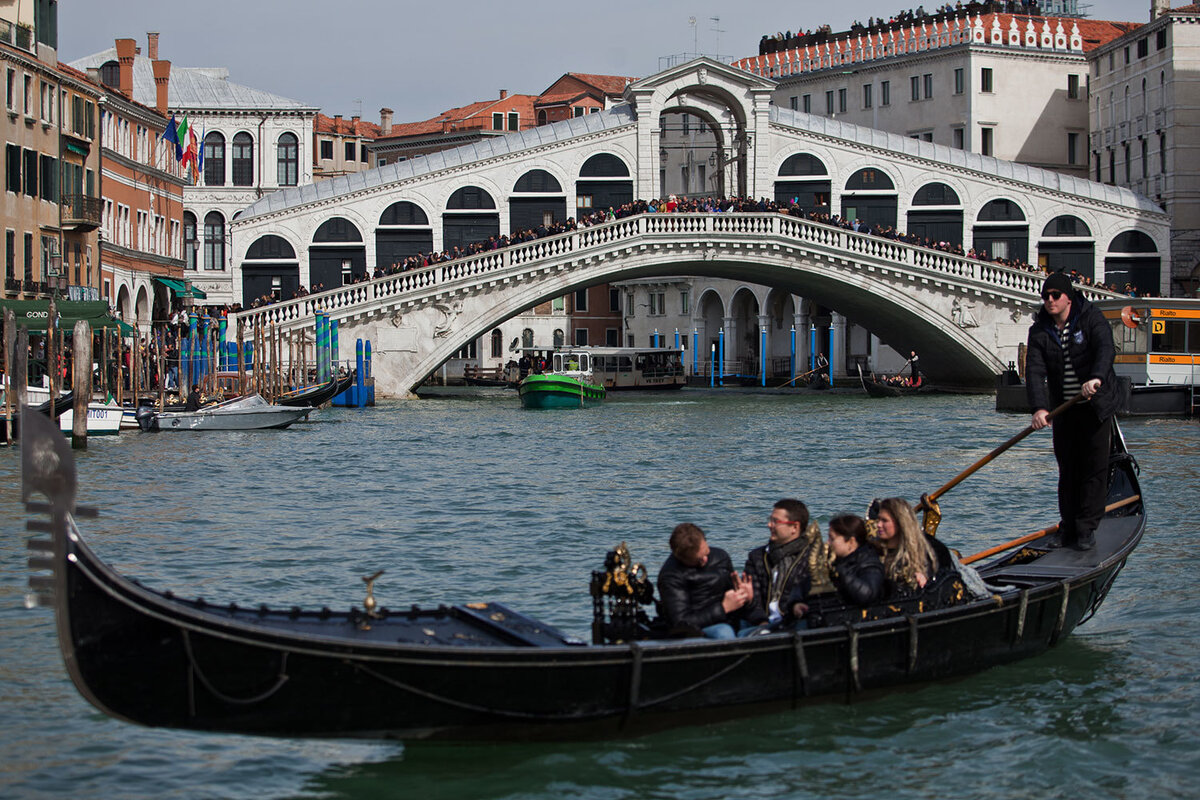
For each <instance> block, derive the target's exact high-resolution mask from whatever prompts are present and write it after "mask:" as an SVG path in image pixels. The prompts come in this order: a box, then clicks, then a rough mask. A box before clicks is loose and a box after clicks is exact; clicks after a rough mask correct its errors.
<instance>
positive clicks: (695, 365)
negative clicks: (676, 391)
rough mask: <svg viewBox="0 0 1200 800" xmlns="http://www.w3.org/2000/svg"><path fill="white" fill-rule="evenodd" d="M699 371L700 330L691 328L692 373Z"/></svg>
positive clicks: (695, 373)
mask: <svg viewBox="0 0 1200 800" xmlns="http://www.w3.org/2000/svg"><path fill="white" fill-rule="evenodd" d="M699 373H700V331H699V329H697V328H692V374H693V375H698V374H699Z"/></svg>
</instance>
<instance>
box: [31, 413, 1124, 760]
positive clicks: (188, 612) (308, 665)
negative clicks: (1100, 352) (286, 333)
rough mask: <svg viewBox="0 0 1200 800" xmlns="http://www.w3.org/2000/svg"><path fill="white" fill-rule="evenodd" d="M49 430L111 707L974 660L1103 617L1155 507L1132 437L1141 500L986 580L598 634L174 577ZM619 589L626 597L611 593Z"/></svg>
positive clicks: (394, 722) (132, 712) (902, 669)
mask: <svg viewBox="0 0 1200 800" xmlns="http://www.w3.org/2000/svg"><path fill="white" fill-rule="evenodd" d="M41 423H47V424H41ZM47 430H50V431H53V429H52V428H50V427H49V426H48V421H46V420H40V419H39V420H36V421H35V424H34V425H30V426H28V427H27V429H26V431H25V432H24V435H23V440H22V459H23V462H24V463H23V468H24V469H23V473H24V483H23V485H24V491H25V495H26V497H27V498H28V497H29V496H30V494H31V493H32V492H34V491H36V492H40V493H42V494H45V495H46V496H47V497H48V498H49V502H48V503H44V504H37V503H32V504H30V509H31V510H32V511H34V512H36V513H38V514H40V515H45V516H44V517H43V518H42V519H39V520H34V521H33V522H32V523H31V526H30V527H31V529H32V530H43V531H46V532H48V533H49V538H48V539H41V540H34V541H32V542H31V543H30V549H31V552H32V556H31V558H30V566H31V568H32V569H34V570H35V571H36V572H37V573H38V574H37V575H35V576H34V577H33V578H32V579H31V586H32V588H33V591H34V595H33V596H34V597H35V598H36V599H37V600H38V602H39V603H41V604H44V605H51V606H53V607H54V608H55V612H56V614H57V619H58V625H57V630H58V636H59V642H60V646H61V649H62V652H63V656H64V661H65V663H66V665H67V669H68V671H69V673H70V675H71V678H72V680H73V681H74V682H75V684H76V686H77V687H78V689H79V691H80V692H81V693H82V694H83V695H84V697H86V698H87V699H88V700H89V701H90V702H91V703H93V704H94V705H95V706H96V707H97V708H99V709H101V710H103V711H105V712H106V713H108V714H111V715H113V716H116V717H119V718H122V719H125V720H129V721H133V722H138V723H142V724H146V725H157V726H169V727H175V728H184V729H192V730H203V731H225V732H236V733H251V734H263V735H276V736H337V737H370V738H382V737H387V738H416V737H439V738H447V739H491V740H509V739H511V738H514V737H521V738H543V739H555V740H560V739H564V738H577V737H594V736H603V735H609V734H615V733H617V732H622V733H627V732H636V731H642V730H648V729H653V728H658V727H663V726H669V725H678V724H686V723H688V722H690V721H701V720H703V721H709V720H712V719H715V718H719V717H723V716H735V715H744V714H750V713H757V712H764V711H778V710H784V709H788V708H793V707H795V706H799V705H803V704H805V703H807V702H810V701H815V700H820V699H823V698H831V697H832V698H836V699H841V698H846V699H850V698H853V697H854V696H855V695H857V694H858V693H860V692H867V691H875V690H886V689H890V688H895V687H899V686H904V685H908V684H917V683H922V682H928V681H936V680H940V679H944V678H947V677H951V676H956V675H964V674H969V673H972V672H977V671H979V670H982V669H985V668H988V667H992V666H995V665H998V664H1003V663H1006V662H1011V661H1015V660H1018V659H1021V658H1026V657H1028V656H1032V655H1035V654H1038V653H1041V652H1043V651H1045V650H1046V649H1048V648H1049V647H1052V646H1053V645H1055V644H1056V643H1057V642H1059V641H1060V640H1061V639H1062V637H1064V636H1066V635H1067V634H1069V633H1070V632H1071V631H1072V630H1073V629H1074V628H1075V627H1076V626H1077V625H1079V624H1080V623H1082V622H1084V621H1086V619H1087V618H1088V617H1090V616H1091V614H1093V613H1094V612H1095V611H1096V609H1097V608H1098V607H1099V606H1100V604H1101V602H1102V601H1103V600H1104V597H1105V595H1106V594H1107V592H1108V590H1109V588H1110V586H1111V585H1112V582H1113V580H1114V579H1115V578H1116V576H1117V574H1118V573H1119V572H1120V570H1121V568H1122V566H1123V565H1124V563H1125V561H1126V559H1127V558H1128V557H1129V555H1130V553H1131V552H1132V551H1133V549H1134V548H1135V547H1136V545H1137V543H1138V542H1139V540H1140V538H1141V536H1142V532H1143V529H1144V526H1145V508H1144V505H1143V503H1142V501H1141V499H1140V495H1139V486H1138V480H1137V469H1136V465H1135V464H1134V462H1133V460H1132V459H1131V458H1130V457H1129V456H1128V455H1127V454H1125V452H1124V449H1123V447H1122V446H1121V445H1120V442H1119V437H1114V438H1115V439H1117V440H1118V441H1117V445H1116V449H1117V452H1115V453H1114V456H1113V459H1112V465H1111V469H1110V489H1109V501H1110V503H1123V505H1121V506H1119V507H1117V508H1114V509H1113V510H1112V511H1110V512H1109V513H1108V515H1107V516H1106V518H1105V519H1104V520H1103V522H1102V523H1101V525H1100V529H1099V530H1098V531H1097V536H1096V539H1097V546H1096V548H1095V549H1094V550H1091V551H1086V552H1079V551H1074V550H1064V549H1048V548H1046V547H1043V546H1041V545H1042V544H1043V543H1042V542H1041V541H1034V542H1031V543H1030V544H1029V545H1028V546H1027V547H1025V548H1024V549H1023V550H1021V551H1019V552H1017V553H1015V554H1012V555H1008V556H1005V557H1002V558H999V559H998V560H996V561H993V562H991V563H988V564H987V565H986V566H984V567H982V568H981V570H980V573H981V575H982V577H983V578H984V579H985V580H986V581H987V585H988V587H989V592H990V596H988V597H985V598H982V599H978V600H971V599H969V598H965V597H961V596H959V597H954V596H947V597H943V598H942V599H941V601H939V602H938V603H937V604H936V605H938V606H940V607H937V608H930V607H929V605H927V604H926V603H927V598H919V599H916V600H915V601H914V602H913V603H910V604H909V605H907V606H904V607H899V608H898V609H897V610H894V611H893V610H891V609H889V608H887V607H880V608H877V609H870V610H868V611H867V612H865V613H864V612H861V611H858V610H850V609H841V610H839V609H837V608H827V609H825V613H824V624H823V625H822V626H820V627H815V628H812V629H808V630H800V631H779V632H775V633H769V634H767V635H762V636H754V637H749V638H746V639H741V640H736V641H725V642H722V641H712V640H704V639H688V640H654V639H638V638H636V637H634V636H628V637H627V636H624V635H620V631H618V630H617V629H615V628H613V627H611V626H612V625H613V624H614V622H619V620H614V619H613V618H612V617H611V615H609V616H605V617H604V618H603V619H601V620H598V622H599V627H598V628H597V632H598V634H599V635H598V636H597V637H596V638H597V639H598V640H599V641H601V642H611V641H612V640H613V639H614V638H616V639H623V640H624V641H620V642H616V643H602V644H592V645H586V644H584V643H582V642H580V641H577V640H574V639H572V638H571V637H570V636H567V635H565V634H563V633H562V632H560V631H558V630H556V629H555V628H553V627H551V626H549V625H546V624H543V623H541V622H539V621H537V620H534V619H531V618H529V617H526V616H523V615H521V614H519V613H516V612H514V611H512V610H510V609H508V608H506V607H504V606H501V605H498V604H495V603H481V604H465V605H456V606H452V607H439V608H436V609H424V610H422V609H418V608H415V607H414V608H412V609H408V610H403V611H389V610H387V609H384V608H379V607H377V606H376V603H375V601H374V600H373V598H371V594H370V590H369V589H368V599H367V600H366V601H364V603H363V606H362V607H361V608H356V609H353V610H351V611H349V612H334V611H331V610H329V609H321V610H311V611H306V610H301V609H298V608H293V609H286V608H284V609H272V608H268V607H266V606H259V607H251V608H241V607H238V606H237V605H233V604H230V605H213V604H212V603H207V602H205V601H203V600H186V599H181V598H177V597H173V596H171V595H170V594H167V593H162V592H158V591H154V590H152V589H149V588H147V587H145V586H142V585H140V584H139V583H136V582H134V581H131V580H129V579H127V578H125V577H123V576H121V575H120V574H118V573H117V572H116V571H115V570H113V569H112V568H111V567H109V566H108V565H107V564H105V563H104V562H103V561H102V560H100V559H99V558H97V557H96V556H95V555H94V554H93V553H92V551H91V550H90V549H89V548H88V546H87V545H86V543H85V542H84V541H83V539H82V537H81V535H80V531H79V528H78V525H77V521H76V520H77V519H82V518H84V517H86V516H88V515H90V514H93V513H94V512H89V511H87V510H85V509H76V507H75V491H76V489H75V480H74V467H73V462H72V460H71V451H70V449H69V447H68V446H67V445H66V443H65V441H64V440H63V439H62V437H61V436H58V435H50V434H48V433H47V432H46V431H47ZM998 533H1005V534H1007V533H1009V532H1008V531H1003V530H1000V531H998ZM609 566H610V569H608V570H606V571H605V573H604V575H605V576H611V578H612V581H613V585H614V586H621V585H628V586H631V587H638V586H643V585H644V584H639V583H638V573H637V571H636V570H633V569H631V568H630V567H631V565H629V564H627V563H626V564H624V565H622V564H620V563H618V562H616V561H614V562H613V563H611V564H610V565H609ZM601 581H602V582H603V581H604V578H603V577H602V578H601ZM622 582H624V583H622ZM943 588H944V590H945V591H948V592H949V593H950V595H953V594H954V591H955V588H956V587H955V586H954V583H953V582H951V583H947V584H945V585H944V587H943ZM601 589H602V590H601V591H600V593H599V594H598V595H597V596H596V602H597V603H598V605H599V606H600V607H601V608H607V606H608V603H609V599H610V598H611V597H612V594H611V592H610V593H609V594H605V593H604V591H603V587H601ZM637 592H642V593H643V594H644V589H641V588H631V590H630V593H631V594H636V593H637ZM642 599H645V598H644V597H643V598H642ZM635 622H636V620H635ZM606 626H610V627H606ZM618 627H619V626H618ZM634 627H636V625H635V626H634ZM614 634H615V635H614Z"/></svg>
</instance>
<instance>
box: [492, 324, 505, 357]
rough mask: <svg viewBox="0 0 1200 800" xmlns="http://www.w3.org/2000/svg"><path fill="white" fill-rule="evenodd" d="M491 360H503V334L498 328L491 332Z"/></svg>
mask: <svg viewBox="0 0 1200 800" xmlns="http://www.w3.org/2000/svg"><path fill="white" fill-rule="evenodd" d="M492 358H504V334H502V333H500V329H499V328H496V329H495V330H493V331H492Z"/></svg>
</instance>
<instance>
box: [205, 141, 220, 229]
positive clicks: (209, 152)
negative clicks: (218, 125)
mask: <svg viewBox="0 0 1200 800" xmlns="http://www.w3.org/2000/svg"><path fill="white" fill-rule="evenodd" d="M204 184H205V185H206V186H224V185H225V137H224V136H222V135H221V134H219V133H217V132H216V131H212V132H211V133H209V134H207V135H206V136H205V137H204ZM205 224H206V225H207V224H208V223H207V222H205Z"/></svg>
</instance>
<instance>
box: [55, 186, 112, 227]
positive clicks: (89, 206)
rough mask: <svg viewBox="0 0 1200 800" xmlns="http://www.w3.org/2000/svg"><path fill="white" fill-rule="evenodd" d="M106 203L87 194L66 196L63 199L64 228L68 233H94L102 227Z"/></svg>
mask: <svg viewBox="0 0 1200 800" xmlns="http://www.w3.org/2000/svg"><path fill="white" fill-rule="evenodd" d="M103 208H104V203H103V202H102V201H101V200H100V198H99V197H89V196H88V195H86V194H65V195H63V198H62V212H63V216H62V226H63V230H68V231H94V230H96V228H99V227H100V215H101V212H102V211H103Z"/></svg>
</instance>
